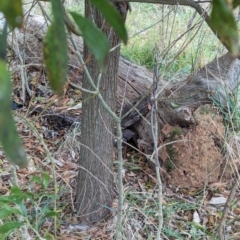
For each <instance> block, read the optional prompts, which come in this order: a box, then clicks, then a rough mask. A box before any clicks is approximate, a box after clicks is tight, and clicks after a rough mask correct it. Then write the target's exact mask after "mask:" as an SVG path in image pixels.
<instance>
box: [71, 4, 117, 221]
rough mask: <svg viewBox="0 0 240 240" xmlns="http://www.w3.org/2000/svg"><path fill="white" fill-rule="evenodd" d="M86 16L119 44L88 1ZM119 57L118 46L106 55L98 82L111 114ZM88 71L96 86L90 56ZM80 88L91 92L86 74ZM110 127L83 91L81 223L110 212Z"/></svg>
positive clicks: (108, 119) (109, 119)
mask: <svg viewBox="0 0 240 240" xmlns="http://www.w3.org/2000/svg"><path fill="white" fill-rule="evenodd" d="M85 15H86V16H87V17H88V18H90V19H91V21H92V22H94V23H95V24H96V25H97V26H98V27H99V28H100V29H102V31H103V32H104V33H105V34H106V36H107V37H108V40H109V42H110V44H111V47H114V46H116V45H118V44H119V42H120V40H119V37H118V36H117V34H116V33H115V31H114V30H113V29H112V28H111V27H110V26H109V25H108V24H107V23H106V21H105V20H104V18H103V16H102V14H101V13H100V12H99V11H98V10H97V9H96V8H95V7H93V6H92V5H91V4H90V1H88V0H86V1H85ZM90 55H91V51H90V50H89V49H88V48H87V46H86V44H84V59H87V58H88V57H89V56H90ZM119 56H120V47H118V48H116V49H115V50H114V51H112V52H111V53H110V54H109V56H108V60H107V63H106V70H105V72H104V73H103V75H102V79H101V83H100V89H101V94H102V96H103V98H104V100H105V102H106V103H107V104H108V106H109V107H110V108H111V109H112V110H113V111H114V110H115V107H116V92H117V77H118V63H119ZM87 68H88V70H89V73H90V75H91V77H92V78H93V80H94V81H95V83H96V81H97V78H98V75H99V73H100V69H99V67H98V64H97V61H96V60H95V59H94V58H93V57H91V60H90V61H89V62H88V63H87ZM83 87H84V88H85V89H89V90H93V89H92V87H91V84H90V83H89V81H88V80H87V77H86V75H85V74H84V75H83ZM113 125H114V122H113V119H112V117H111V116H110V115H109V113H107V112H106V110H105V109H104V107H103V106H102V103H101V102H100V101H99V99H98V98H97V97H96V96H93V95H92V94H89V93H86V92H84V93H83V107H82V125H81V151H80V159H79V165H80V169H79V175H78V186H77V194H76V204H77V209H78V216H79V218H80V220H81V221H84V222H98V221H100V220H101V219H103V218H105V217H106V216H107V215H108V214H109V213H110V210H109V209H110V208H111V204H112V199H113V171H112V165H113V135H114V133H113V132H114V128H113V127H114V126H113Z"/></svg>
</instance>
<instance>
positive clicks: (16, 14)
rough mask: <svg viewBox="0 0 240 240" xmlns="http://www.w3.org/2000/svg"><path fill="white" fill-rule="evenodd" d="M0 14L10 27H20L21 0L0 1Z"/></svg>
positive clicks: (21, 19)
mask: <svg viewBox="0 0 240 240" xmlns="http://www.w3.org/2000/svg"><path fill="white" fill-rule="evenodd" d="M0 12H3V14H4V16H5V18H6V19H7V22H8V24H9V25H10V26H11V27H12V28H15V27H21V26H22V21H23V10H22V1H21V0H1V1H0Z"/></svg>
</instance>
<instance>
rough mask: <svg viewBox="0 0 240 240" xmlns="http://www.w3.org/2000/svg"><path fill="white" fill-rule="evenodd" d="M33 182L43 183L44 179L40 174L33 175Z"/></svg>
mask: <svg viewBox="0 0 240 240" xmlns="http://www.w3.org/2000/svg"><path fill="white" fill-rule="evenodd" d="M31 182H33V183H39V184H41V185H43V180H42V179H41V178H40V177H39V176H33V177H32V178H31Z"/></svg>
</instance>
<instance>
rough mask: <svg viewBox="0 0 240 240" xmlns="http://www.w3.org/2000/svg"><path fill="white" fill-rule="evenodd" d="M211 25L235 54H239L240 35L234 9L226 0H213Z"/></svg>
mask: <svg viewBox="0 0 240 240" xmlns="http://www.w3.org/2000/svg"><path fill="white" fill-rule="evenodd" d="M210 25H211V26H212V27H213V28H214V29H215V30H216V32H217V34H218V36H219V37H220V38H221V40H222V42H224V43H225V44H226V45H227V46H228V47H229V51H230V52H231V53H232V54H233V55H236V56H237V55H239V50H240V49H239V36H238V29H237V24H236V21H235V18H234V16H233V13H232V9H231V8H230V7H229V4H228V2H227V1H226V0H213V8H212V13H211V19H210Z"/></svg>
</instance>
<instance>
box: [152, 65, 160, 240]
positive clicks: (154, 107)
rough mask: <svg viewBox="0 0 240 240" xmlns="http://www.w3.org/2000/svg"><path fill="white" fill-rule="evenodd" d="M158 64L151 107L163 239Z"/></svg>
mask: <svg viewBox="0 0 240 240" xmlns="http://www.w3.org/2000/svg"><path fill="white" fill-rule="evenodd" d="M157 68H158V66H157V64H155V67H154V76H153V91H152V99H151V100H152V108H151V131H152V137H153V143H154V151H155V165H156V175H157V182H158V191H159V192H158V201H159V202H158V208H159V209H158V221H159V224H158V229H157V240H160V239H161V232H162V226H163V212H162V197H163V196H162V181H161V176H160V164H159V161H158V150H157V149H158V146H157V145H158V121H157V112H158V108H157V101H158V99H157V98H156V95H157V86H158V81H159V78H158V70H157Z"/></svg>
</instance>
